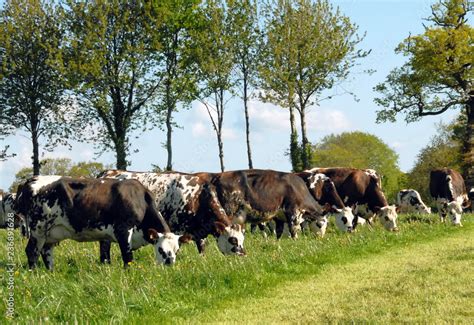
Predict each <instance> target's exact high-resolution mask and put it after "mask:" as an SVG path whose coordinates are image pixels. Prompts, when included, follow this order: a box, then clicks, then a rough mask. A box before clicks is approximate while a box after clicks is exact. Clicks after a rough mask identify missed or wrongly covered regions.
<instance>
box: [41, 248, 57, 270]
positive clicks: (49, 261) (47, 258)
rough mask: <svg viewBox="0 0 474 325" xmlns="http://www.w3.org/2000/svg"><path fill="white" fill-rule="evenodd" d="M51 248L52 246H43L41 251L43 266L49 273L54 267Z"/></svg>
mask: <svg viewBox="0 0 474 325" xmlns="http://www.w3.org/2000/svg"><path fill="white" fill-rule="evenodd" d="M53 247H54V245H53V244H44V246H43V249H42V250H41V257H42V258H43V262H44V265H45V266H46V268H47V269H48V270H50V271H52V270H53V266H54V263H53V262H54V261H53Z"/></svg>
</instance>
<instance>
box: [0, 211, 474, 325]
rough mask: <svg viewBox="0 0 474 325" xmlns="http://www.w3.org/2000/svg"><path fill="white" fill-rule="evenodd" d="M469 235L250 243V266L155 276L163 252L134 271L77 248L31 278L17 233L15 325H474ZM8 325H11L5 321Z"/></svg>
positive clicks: (473, 236)
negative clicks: (422, 324)
mask: <svg viewBox="0 0 474 325" xmlns="http://www.w3.org/2000/svg"><path fill="white" fill-rule="evenodd" d="M463 224H464V227H462V228H456V227H452V226H450V225H444V224H440V223H439V221H438V218H437V217H436V216H435V215H432V216H427V217H415V216H401V220H400V228H401V229H400V230H401V231H400V232H399V233H389V232H387V231H384V230H383V229H382V228H381V226H380V225H377V226H376V227H375V229H373V230H371V229H367V228H361V229H360V230H359V231H358V232H357V233H355V234H341V233H338V232H337V231H335V230H334V227H331V229H330V231H328V233H327V236H326V237H325V238H323V239H320V238H315V237H313V236H312V235H310V234H308V235H303V236H300V238H299V239H298V240H296V241H294V240H291V239H283V240H281V241H279V242H277V241H276V240H275V239H274V238H269V239H265V238H263V237H262V236H261V235H258V234H256V235H248V236H247V238H246V242H245V245H246V249H247V253H248V256H247V257H244V258H239V257H224V256H222V255H221V254H220V253H219V252H218V250H217V247H216V245H215V244H214V243H213V241H210V243H211V244H210V245H209V247H208V251H207V252H206V256H205V257H200V256H198V254H197V250H196V248H195V246H194V245H186V246H184V247H183V249H182V250H181V252H180V255H179V257H178V261H177V264H176V265H175V266H174V267H171V268H169V267H159V266H156V265H154V252H153V249H152V247H151V246H149V247H145V248H142V249H141V250H139V251H138V252H136V253H135V262H134V264H133V265H132V267H131V268H129V269H127V270H125V269H123V268H122V263H121V260H120V254H119V251H118V248H117V245H114V247H113V251H112V254H113V261H112V265H100V264H99V263H98V244H97V243H76V242H70V241H66V242H63V243H61V244H60V246H58V247H56V249H55V267H56V269H55V271H54V272H48V271H46V270H45V269H44V267H43V266H41V267H40V268H39V269H37V270H35V271H28V270H27V268H26V265H25V264H26V256H25V254H24V251H23V250H24V247H25V244H26V242H25V241H24V240H23V239H22V238H20V236H19V235H18V233H16V235H17V236H16V238H15V244H16V245H15V248H16V251H15V259H16V262H17V271H16V272H15V290H14V292H15V313H16V318H15V321H19V322H21V323H25V322H30V323H31V322H33V323H37V322H38V321H42V322H47V321H49V322H53V323H57V322H65V321H69V322H71V321H75V320H77V321H78V322H79V323H82V322H93V323H96V322H116V323H142V322H143V321H149V322H154V323H156V322H160V323H176V322H185V323H188V322H192V323H194V322H245V323H255V322H259V323H275V322H304V323H309V322H384V323H386V322H428V323H433V322H434V323H438V322H455V323H471V324H472V323H474V308H472V306H473V305H474V286H473V280H474V273H473V272H472V270H473V266H474V215H466V216H465V217H464V219H463ZM0 240H1V241H2V250H3V252H2V253H1V254H2V255H0V269H1V275H0V282H1V286H0V290H1V291H0V294H1V297H2V304H1V305H0V312H1V313H2V315H4V314H5V308H6V296H7V293H8V292H7V274H6V270H5V268H6V265H5V249H4V248H3V247H4V244H3V243H6V234H5V232H4V231H2V232H1V234H0ZM2 320H3V319H2Z"/></svg>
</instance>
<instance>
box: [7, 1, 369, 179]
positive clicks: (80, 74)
mask: <svg viewBox="0 0 474 325" xmlns="http://www.w3.org/2000/svg"><path fill="white" fill-rule="evenodd" d="M357 30H358V27H357V26H356V25H355V24H354V23H352V22H351V21H350V19H349V18H348V17H347V16H345V15H343V14H342V13H341V12H340V11H339V9H338V8H335V7H333V6H332V5H331V4H330V3H329V2H328V1H327V0H317V1H309V0H291V1H280V0H278V1H268V2H267V1H257V0H239V1H237V0H222V1H216V0H206V1H200V0H162V1H144V0H133V1H132V0H128V1H108V0H95V1H75V0H63V1H54V2H52V1H39V0H9V1H5V3H4V4H3V8H2V10H1V12H0V59H1V62H0V116H1V120H0V136H7V135H9V134H12V133H14V132H16V131H17V130H22V131H25V132H27V133H28V134H29V136H30V138H31V141H32V147H33V155H32V157H33V174H35V175H37V174H39V173H40V160H39V156H40V155H39V152H40V143H46V145H45V146H44V147H43V148H42V149H43V150H49V149H52V148H54V147H56V146H57V145H59V144H63V145H67V144H68V143H69V141H70V140H78V141H87V142H90V143H92V144H93V145H94V146H95V147H96V149H98V150H99V151H103V150H112V151H113V152H114V153H115V156H116V164H115V165H116V167H117V168H120V169H126V168H127V166H128V165H129V164H130V161H129V160H128V157H129V152H130V149H131V146H132V141H131V138H130V135H131V134H132V132H137V131H146V130H148V129H149V128H154V127H159V128H163V129H165V131H166V135H167V136H166V149H167V155H168V159H167V165H166V169H167V170H171V169H172V168H173V155H172V152H173V146H172V134H173V128H174V127H176V126H177V125H178V124H179V121H176V120H175V119H174V116H173V115H174V113H175V112H176V111H177V110H178V109H183V108H186V107H189V106H190V104H191V103H192V102H193V101H199V102H201V103H202V104H203V105H204V106H205V107H206V109H207V112H208V115H209V118H210V123H211V124H212V127H213V130H214V131H215V135H216V139H217V144H218V152H219V160H220V166H221V170H224V168H225V165H224V143H223V139H222V131H223V127H224V121H225V118H224V117H225V112H226V108H227V102H228V99H229V98H230V97H233V96H238V97H240V98H241V99H242V115H243V118H245V125H246V141H247V156H248V167H249V168H252V167H253V163H252V151H251V143H250V136H249V135H250V132H251V130H250V127H249V125H250V124H249V118H250V117H249V114H248V101H249V99H251V98H258V99H260V100H261V101H263V102H270V103H274V104H276V105H278V106H280V107H284V108H287V109H289V112H290V121H289V123H290V126H291V134H290V157H291V161H292V165H293V169H294V170H301V169H304V168H309V167H310V160H311V153H310V143H309V140H308V136H307V131H306V119H307V118H306V111H307V109H308V107H309V106H311V105H314V104H317V103H318V102H319V101H320V100H321V94H322V92H323V91H324V90H327V89H331V88H332V87H333V86H334V85H335V84H337V83H339V82H341V81H343V80H344V79H346V78H347V76H348V74H349V72H350V70H351V68H352V67H353V66H354V65H355V63H356V61H357V59H359V58H362V57H364V56H366V55H367V54H368V53H367V52H364V51H362V50H360V49H358V48H357V46H358V44H359V43H360V41H361V40H362V37H361V36H359V35H358V33H357ZM296 114H297V115H299V117H300V121H301V124H300V125H299V126H297V125H296V122H295V121H296V118H295V116H296ZM299 139H300V140H299ZM7 154H8V153H7V152H6V151H5V150H3V152H2V155H3V157H5V156H6V155H7Z"/></svg>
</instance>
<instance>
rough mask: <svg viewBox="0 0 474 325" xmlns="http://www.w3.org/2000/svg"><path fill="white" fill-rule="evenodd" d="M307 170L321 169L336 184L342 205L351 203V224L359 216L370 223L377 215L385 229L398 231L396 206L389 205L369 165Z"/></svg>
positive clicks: (319, 169)
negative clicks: (366, 166) (360, 167)
mask: <svg viewBox="0 0 474 325" xmlns="http://www.w3.org/2000/svg"><path fill="white" fill-rule="evenodd" d="M308 172H312V173H322V174H324V175H326V176H328V177H329V178H330V179H331V180H332V181H333V182H334V185H335V186H336V189H337V192H338V194H339V196H340V197H341V198H343V201H344V204H345V205H346V206H349V207H352V208H353V211H354V215H355V216H356V218H355V219H354V220H355V221H354V228H355V227H356V226H357V224H359V221H358V219H359V218H363V219H365V220H367V222H368V223H369V224H370V223H371V221H372V219H373V217H374V216H378V218H379V220H380V222H381V223H382V225H383V226H384V228H385V229H387V230H389V231H398V227H397V218H398V213H397V208H396V207H395V206H394V205H389V204H388V202H387V199H386V198H385V195H384V193H383V191H382V187H381V179H380V176H379V175H378V174H377V172H376V171H375V170H373V169H357V168H347V167H333V168H313V169H311V170H309V171H308Z"/></svg>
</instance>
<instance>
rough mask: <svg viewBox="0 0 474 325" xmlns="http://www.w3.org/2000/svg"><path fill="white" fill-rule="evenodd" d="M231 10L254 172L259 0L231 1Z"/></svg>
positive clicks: (238, 76)
mask: <svg viewBox="0 0 474 325" xmlns="http://www.w3.org/2000/svg"><path fill="white" fill-rule="evenodd" d="M227 6H228V8H229V9H228V11H229V20H230V29H231V37H232V38H231V42H232V46H233V51H234V53H235V61H236V70H235V71H236V75H237V77H236V79H237V81H238V86H239V87H238V88H239V91H238V94H239V96H241V97H242V100H243V102H244V114H245V135H246V141H247V158H248V166H249V168H250V169H252V168H253V162H252V149H251V147H250V122H249V111H248V102H249V98H251V96H252V89H253V88H254V87H255V86H256V84H257V78H258V67H259V65H260V60H261V54H262V45H263V43H262V35H261V31H260V28H259V25H258V24H259V21H258V16H259V12H258V7H257V1H255V0H243V1H237V0H228V1H227Z"/></svg>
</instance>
